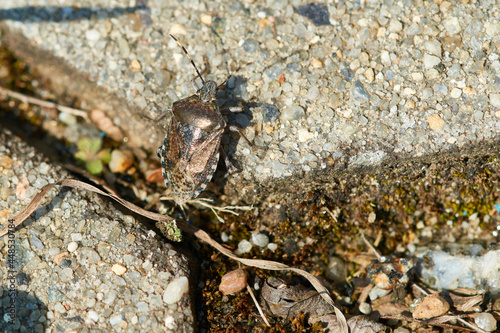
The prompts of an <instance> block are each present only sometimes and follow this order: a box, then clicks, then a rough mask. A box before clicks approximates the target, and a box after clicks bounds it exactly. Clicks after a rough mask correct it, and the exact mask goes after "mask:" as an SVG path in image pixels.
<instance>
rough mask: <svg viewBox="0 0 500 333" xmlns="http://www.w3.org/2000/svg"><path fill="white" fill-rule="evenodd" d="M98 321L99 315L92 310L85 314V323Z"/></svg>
mask: <svg viewBox="0 0 500 333" xmlns="http://www.w3.org/2000/svg"><path fill="white" fill-rule="evenodd" d="M98 320H99V314H98V313H97V312H95V311H93V310H90V311H89V312H88V313H87V322H88V321H93V322H94V323H97V321H98ZM89 324H90V323H89Z"/></svg>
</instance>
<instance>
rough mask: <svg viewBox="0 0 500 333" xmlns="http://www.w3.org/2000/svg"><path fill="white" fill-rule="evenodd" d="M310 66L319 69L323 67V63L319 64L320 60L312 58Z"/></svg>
mask: <svg viewBox="0 0 500 333" xmlns="http://www.w3.org/2000/svg"><path fill="white" fill-rule="evenodd" d="M311 66H313V67H314V68H321V67H323V63H322V62H321V60H319V59H316V58H314V59H313V60H311Z"/></svg>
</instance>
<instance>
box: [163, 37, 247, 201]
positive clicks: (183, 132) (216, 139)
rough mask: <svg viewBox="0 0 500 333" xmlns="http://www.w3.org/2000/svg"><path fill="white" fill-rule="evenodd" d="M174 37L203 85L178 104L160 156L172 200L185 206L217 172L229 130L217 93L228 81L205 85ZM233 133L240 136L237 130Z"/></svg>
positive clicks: (239, 109) (236, 110)
mask: <svg viewBox="0 0 500 333" xmlns="http://www.w3.org/2000/svg"><path fill="white" fill-rule="evenodd" d="M170 37H172V38H173V39H174V40H175V41H176V42H177V44H178V45H179V47H181V48H182V50H183V51H184V53H185V54H186V56H187V57H188V58H189V60H190V61H191V64H192V65H193V67H194V69H195V70H196V74H197V75H198V77H199V78H200V79H201V82H202V83H203V86H202V87H201V88H200V89H198V90H197V91H196V93H195V94H194V95H192V96H190V97H187V98H184V99H181V100H179V101H177V102H174V104H173V105H172V114H173V115H172V118H171V120H170V124H169V125H168V126H167V134H166V136H165V140H164V141H163V145H162V146H161V147H160V148H158V152H157V154H158V157H159V158H160V161H161V167H162V173H163V178H164V179H165V185H166V186H167V189H168V190H169V191H170V193H169V196H170V197H171V198H172V199H173V200H174V201H175V202H176V203H177V204H179V205H182V204H184V203H185V202H187V201H190V200H193V199H195V198H196V197H197V196H198V195H199V194H200V193H201V192H202V191H203V190H204V189H205V187H206V186H207V184H208V183H209V182H210V180H211V179H212V176H213V174H214V173H215V169H217V164H218V162H219V153H220V151H221V149H220V142H221V138H222V134H223V133H224V130H225V129H226V120H225V119H224V117H223V116H222V114H221V110H220V109H219V106H218V104H217V91H218V90H219V89H220V88H221V86H222V85H223V84H224V83H225V82H226V81H224V82H223V83H222V84H220V85H217V83H215V82H214V81H205V80H204V79H203V77H202V76H201V74H200V71H199V70H198V68H197V67H196V64H195V63H194V61H193V59H192V58H191V56H190V55H189V53H188V52H187V50H186V49H185V48H184V46H182V44H181V43H180V42H179V41H178V40H177V38H175V37H174V36H172V35H170ZM230 111H231V112H241V111H243V110H242V109H241V108H232V109H231V110H230ZM229 129H231V130H233V131H238V132H239V130H238V129H237V128H236V127H233V126H229ZM240 134H242V133H240ZM243 137H244V136H243ZM245 139H246V138H245ZM247 141H248V140H247ZM222 153H224V152H222ZM226 165H227V161H226Z"/></svg>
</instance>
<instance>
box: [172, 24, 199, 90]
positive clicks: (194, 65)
mask: <svg viewBox="0 0 500 333" xmlns="http://www.w3.org/2000/svg"><path fill="white" fill-rule="evenodd" d="M170 37H172V38H173V39H174V40H175V41H176V42H177V45H179V47H180V48H182V51H184V53H185V54H186V56H187V57H188V58H189V61H191V64H192V65H193V67H194V69H195V70H196V73H197V74H198V77H199V78H200V79H201V82H203V84H205V80H203V77H202V76H201V74H200V71H199V70H198V67H196V64H195V63H194V61H193V58H191V56H190V55H189V53H188V51H187V50H186V48H185V47H184V45H182V44H181V42H179V40H178V39H177V38H175V37H174V35H172V34H170Z"/></svg>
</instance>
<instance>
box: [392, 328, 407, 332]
mask: <svg viewBox="0 0 500 333" xmlns="http://www.w3.org/2000/svg"><path fill="white" fill-rule="evenodd" d="M394 333H410V330H409V329H407V328H404V327H398V328H396V329H395V330H394Z"/></svg>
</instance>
